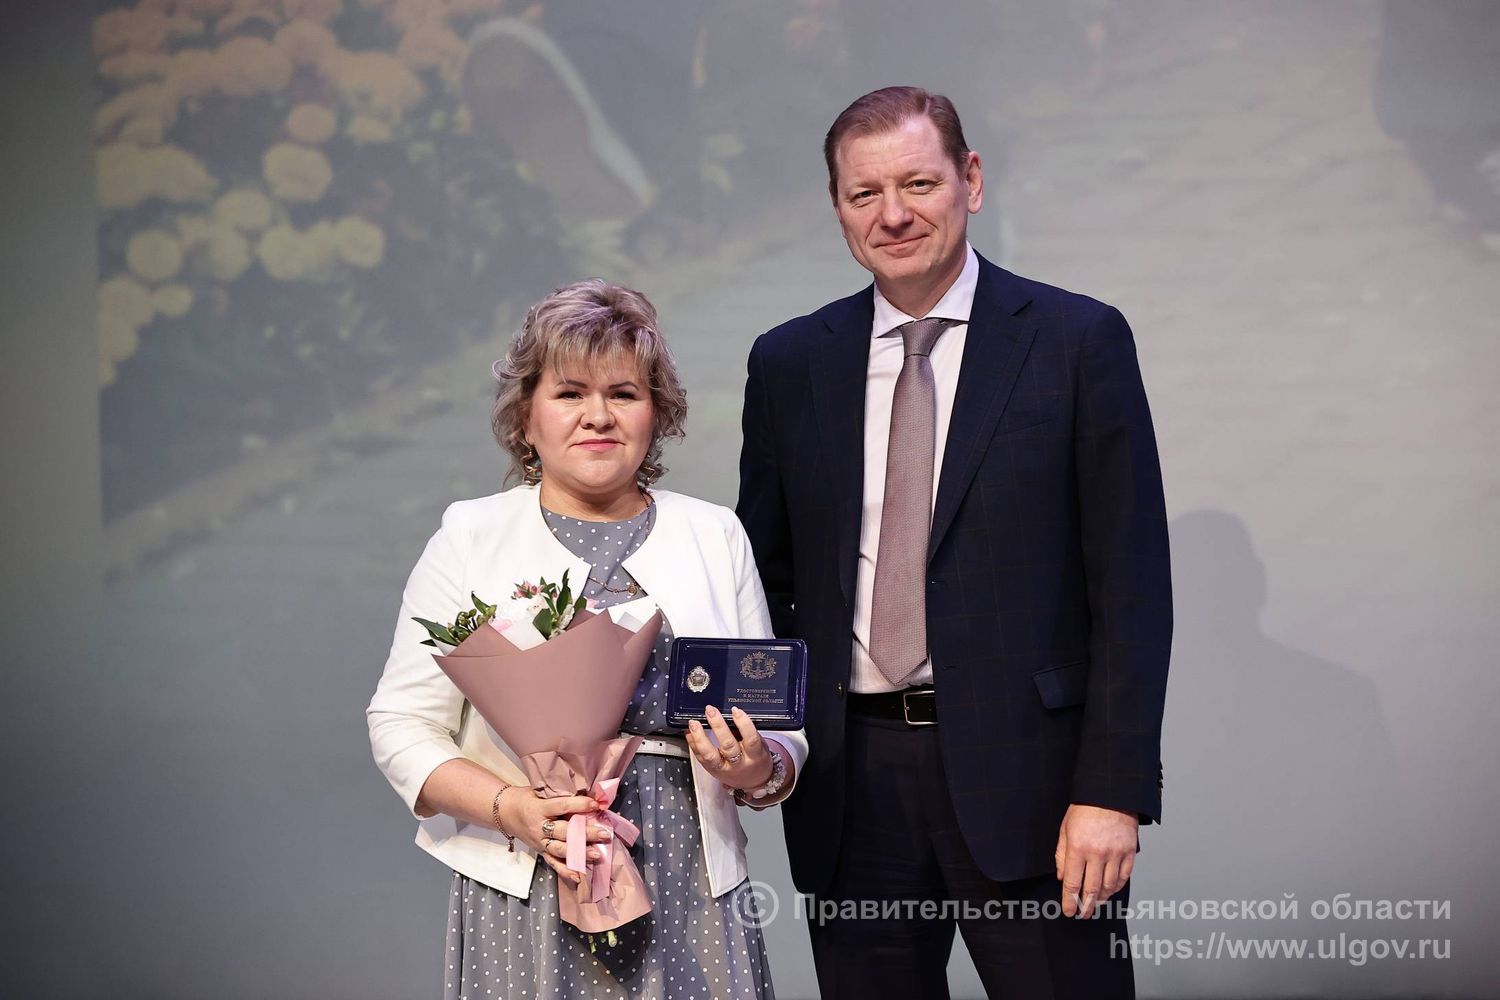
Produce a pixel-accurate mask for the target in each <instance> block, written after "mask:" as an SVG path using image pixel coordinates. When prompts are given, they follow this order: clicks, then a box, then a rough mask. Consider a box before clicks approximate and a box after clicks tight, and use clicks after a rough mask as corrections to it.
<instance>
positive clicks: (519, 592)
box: [510, 580, 542, 601]
mask: <svg viewBox="0 0 1500 1000" xmlns="http://www.w3.org/2000/svg"><path fill="white" fill-rule="evenodd" d="M541 592H542V588H541V587H539V586H537V585H536V584H534V583H528V582H526V581H524V580H523V581H521V582H520V583H518V584H516V591H515V593H513V594H511V595H510V596H511V597H513V598H515V599H517V600H521V601H524V600H525V599H526V598H528V597H535V596H536V595H537V594H540V593H541Z"/></svg>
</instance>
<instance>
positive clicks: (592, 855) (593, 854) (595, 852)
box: [589, 847, 604, 861]
mask: <svg viewBox="0 0 1500 1000" xmlns="http://www.w3.org/2000/svg"><path fill="white" fill-rule="evenodd" d="M602 857H604V852H603V851H601V850H599V848H597V847H590V848H589V860H590V861H598V860H599V859H600V858H602Z"/></svg>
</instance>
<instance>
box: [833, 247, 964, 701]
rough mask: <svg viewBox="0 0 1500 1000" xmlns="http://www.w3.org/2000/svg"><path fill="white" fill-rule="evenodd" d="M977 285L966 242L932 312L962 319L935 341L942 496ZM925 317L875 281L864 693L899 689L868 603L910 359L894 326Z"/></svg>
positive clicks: (863, 557)
mask: <svg viewBox="0 0 1500 1000" xmlns="http://www.w3.org/2000/svg"><path fill="white" fill-rule="evenodd" d="M978 284H979V258H978V256H976V255H975V253H974V248H973V247H972V246H971V247H968V258H967V260H965V262H964V269H963V270H962V271H961V272H959V275H958V277H957V278H956V279H955V280H954V282H953V284H952V285H950V286H949V287H948V291H946V292H945V293H943V297H942V298H941V299H939V300H938V303H937V305H935V306H933V307H932V310H931V311H930V312H928V314H927V315H928V316H936V317H940V318H942V319H952V320H957V321H958V323H957V324H956V325H955V326H950V327H948V328H947V329H945V330H944V331H943V333H942V336H940V337H938V339H937V343H936V344H935V345H934V346H933V348H932V355H931V362H932V376H933V380H934V381H935V382H936V387H937V427H936V431H937V440H936V442H935V444H936V447H935V448H934V449H933V460H932V496H933V500H934V502H936V500H937V487H938V474H939V472H940V471H941V470H942V468H943V451H944V448H945V445H946V444H947V441H948V424H949V422H950V420H951V418H952V416H953V397H954V394H955V393H956V392H957V391H958V371H959V368H960V367H961V366H962V364H963V359H964V341H965V339H967V337H968V333H969V313H970V312H971V311H972V310H973V308H974V289H975V287H976V286H977V285H978ZM925 318H926V317H923V316H908V315H906V313H904V312H902V311H901V310H900V309H897V308H896V307H895V306H893V305H891V304H890V302H888V301H887V300H886V298H885V296H883V295H881V294H880V287H879V286H878V285H877V286H876V288H875V322H874V324H873V326H872V327H871V330H870V337H871V340H870V367H869V370H868V373H867V374H866V376H865V483H864V490H865V494H864V508H863V515H862V516H861V518H860V526H859V568H858V571H857V572H856V574H855V577H854V669H853V672H852V673H851V675H850V678H849V690H851V691H855V692H858V693H861V694H876V693H879V692H882V691H896V690H899V686H898V685H895V684H892V683H891V682H890V681H889V680H888V679H887V678H886V676H885V674H883V673H881V672H880V668H879V667H877V666H876V665H875V661H874V660H872V659H870V607H871V604H872V603H873V602H874V597H875V560H876V556H877V555H878V554H879V551H880V519H881V515H882V514H883V512H884V508H885V457H886V448H887V446H888V445H889V443H890V436H891V399H892V397H893V396H894V395H895V393H896V377H897V376H898V375H900V374H901V364H902V361H903V360H905V358H904V355H905V351H904V350H903V348H902V340H901V335H900V334H899V333H897V332H896V329H897V327H900V326H902V325H903V324H905V323H910V322H911V321H912V320H916V319H925ZM931 681H932V664H931V663H929V662H926V661H923V663H922V665H921V666H920V667H918V668H917V670H916V672H915V673H913V674H912V675H911V676H910V677H909V678H907V684H908V685H911V684H928V683H931Z"/></svg>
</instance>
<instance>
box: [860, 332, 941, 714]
mask: <svg viewBox="0 0 1500 1000" xmlns="http://www.w3.org/2000/svg"><path fill="white" fill-rule="evenodd" d="M952 323H953V320H947V319H919V320H914V321H912V322H910V323H907V324H906V325H904V326H902V327H901V340H902V342H903V344H904V347H905V355H906V358H905V360H904V361H903V362H902V363H901V374H900V375H899V376H898V377H897V378H896V392H895V395H894V396H892V398H891V437H890V443H889V444H888V446H887V447H886V454H885V506H884V508H883V513H882V514H881V517H880V548H879V550H878V552H877V554H876V558H875V596H874V599H873V600H872V602H871V606H870V658H871V659H872V660H874V661H875V665H876V666H877V667H879V668H880V672H881V673H883V674H885V676H886V677H887V678H888V679H889V680H890V682H891V683H892V684H904V683H905V682H906V678H907V677H908V676H910V675H911V673H912V672H913V671H914V670H916V669H917V668H918V667H919V666H921V665H922V661H923V660H925V659H927V586H926V584H927V580H926V576H927V534H928V531H929V529H930V528H931V527H932V465H933V456H934V454H935V453H936V448H937V441H936V438H937V386H936V382H935V381H934V379H933V377H932V362H931V361H930V360H929V359H928V355H929V354H931V353H932V345H933V344H935V343H936V342H937V339H938V335H939V334H941V333H942V332H943V330H944V328H946V327H948V326H950V325H952Z"/></svg>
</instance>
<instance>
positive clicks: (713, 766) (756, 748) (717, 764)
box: [687, 705, 772, 788]
mask: <svg viewBox="0 0 1500 1000" xmlns="http://www.w3.org/2000/svg"><path fill="white" fill-rule="evenodd" d="M731 712H732V713H733V715H734V724H735V725H736V726H737V727H738V728H739V731H740V738H739V739H735V738H734V733H732V732H730V731H729V724H728V723H727V722H725V721H724V716H723V715H722V714H721V713H720V712H719V710H718V709H717V708H715V707H714V706H712V705H710V706H708V709H707V711H706V712H705V713H704V714H705V715H707V716H708V725H709V728H711V729H712V730H713V732H714V736H715V737H716V738H717V739H718V741H719V745H718V746H714V744H713V741H712V740H710V739H709V738H708V733H706V732H704V730H703V725H702V724H701V723H700V722H698V720H696V719H694V720H693V721H692V722H690V723H688V734H687V739H688V745H689V746H691V747H692V748H693V755H694V756H695V757H697V758H698V762H699V763H700V764H702V765H703V766H704V767H705V768H707V769H708V773H709V774H711V775H713V776H714V777H715V778H718V779H719V781H720V782H721V783H722V784H724V785H726V786H728V787H730V788H759V787H760V786H761V785H764V784H765V783H766V782H768V781H770V780H771V769H772V765H771V751H770V750H769V749H768V748H767V747H766V741H765V740H763V739H761V737H760V733H759V732H757V731H756V729H755V723H754V722H753V721H752V720H751V718H750V716H748V715H746V714H745V712H744V710H743V709H739V708H735V709H731Z"/></svg>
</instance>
